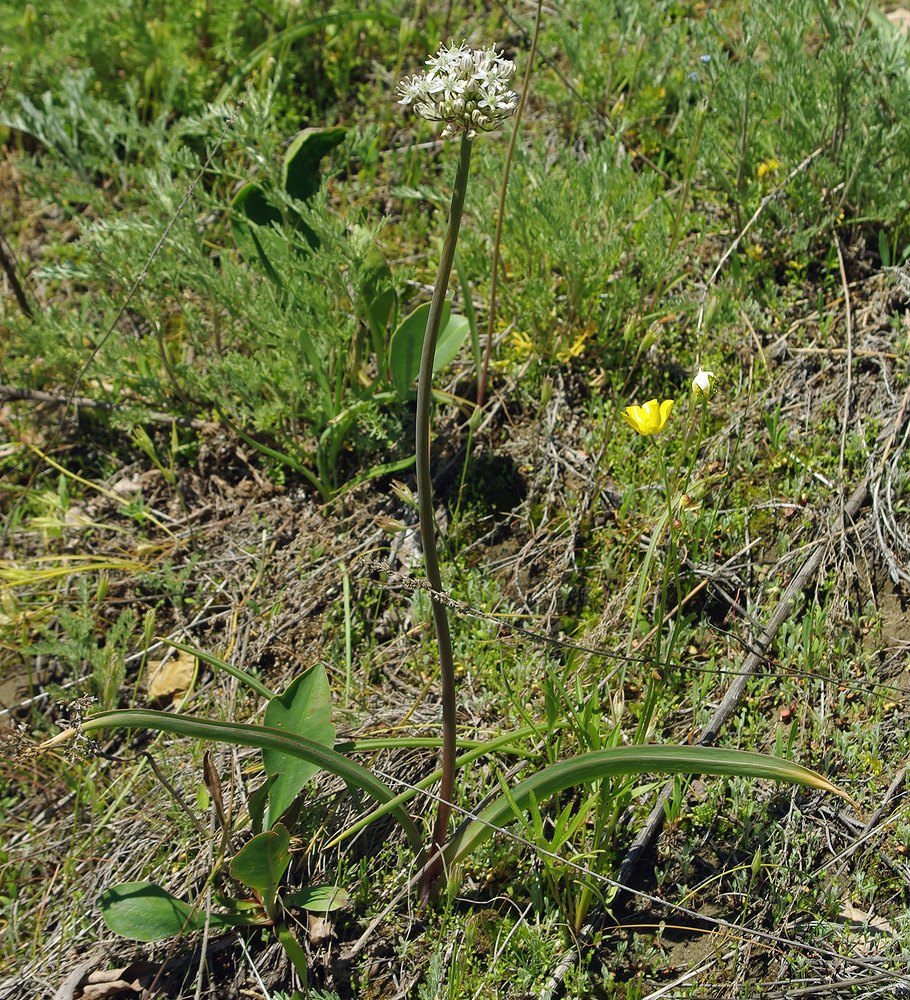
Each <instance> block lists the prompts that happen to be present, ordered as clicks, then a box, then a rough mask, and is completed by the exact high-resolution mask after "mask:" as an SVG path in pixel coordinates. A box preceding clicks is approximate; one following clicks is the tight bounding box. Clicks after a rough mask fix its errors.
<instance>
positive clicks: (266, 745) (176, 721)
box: [82, 708, 422, 851]
mask: <svg viewBox="0 0 910 1000" xmlns="http://www.w3.org/2000/svg"><path fill="white" fill-rule="evenodd" d="M96 729H152V730H155V731H156V732H161V733H173V734H174V735H176V736H189V737H190V738H192V739H197V740H215V741H216V742H219V743H230V744H233V745H235V746H241V747H257V748H258V749H259V750H265V749H268V750H277V751H278V752H279V753H286V754H291V755H292V756H297V757H300V758H301V759H302V760H309V761H312V762H313V763H314V764H317V765H318V766H319V767H320V768H322V769H323V770H326V771H330V772H331V773H332V774H337V775H338V777H339V778H342V779H343V780H344V781H345V782H346V783H347V784H348V785H351V786H353V787H354V788H359V789H360V790H361V791H363V792H366V793H367V795H371V796H372V797H373V798H374V799H376V801H377V802H390V801H391V800H392V799H394V798H395V794H394V792H393V791H392V790H391V789H390V788H389V786H388V785H386V784H385V783H384V782H382V781H380V780H379V779H378V778H377V777H376V776H375V775H374V774H373V773H372V772H371V771H368V770H367V769H366V768H365V767H362V766H361V765H360V764H357V763H356V762H355V761H353V760H350V759H349V758H348V757H345V756H344V755H343V754H340V753H336V752H335V751H334V750H332V749H331V748H329V747H324V746H321V745H320V744H319V743H314V742H313V741H312V740H308V739H307V738H306V737H305V736H298V735H296V734H294V733H283V732H282V731H281V730H280V729H267V728H266V727H265V726H252V725H248V724H246V723H243V722H218V721H216V720H215V719H197V718H195V717H194V716H192V715H180V714H177V713H174V712H157V711H155V710H154V709H150V708H149V709H139V708H132V709H120V710H116V711H113V712H99V713H98V714H97V715H92V716H90V717H89V718H87V719H86V720H85V721H84V722H83V723H82V732H83V733H91V732H94V731H95V730H96ZM393 815H394V816H395V818H396V819H397V820H398V822H399V823H400V824H401V826H402V828H403V829H404V832H405V834H406V835H407V838H408V842H409V843H410V844H411V847H412V848H413V849H414V850H415V851H419V850H420V849H421V845H422V841H421V836H420V833H419V831H418V830H417V827H416V826H415V825H414V821H413V820H412V819H411V817H410V816H409V815H408V814H407V812H405V810H404V809H403V808H401V807H400V806H398V807H396V808H395V809H394V810H393Z"/></svg>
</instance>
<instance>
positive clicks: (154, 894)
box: [98, 882, 254, 941]
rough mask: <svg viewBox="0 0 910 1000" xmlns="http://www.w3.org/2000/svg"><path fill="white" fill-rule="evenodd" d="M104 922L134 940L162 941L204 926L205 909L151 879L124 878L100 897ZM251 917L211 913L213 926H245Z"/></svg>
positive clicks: (115, 931)
mask: <svg viewBox="0 0 910 1000" xmlns="http://www.w3.org/2000/svg"><path fill="white" fill-rule="evenodd" d="M98 906H99V907H100V908H101V916H102V918H103V919H104V922H105V924H107V926H108V928H110V930H112V931H113V932H114V933H115V934H119V935H120V936H121V937H125V938H129V939H130V940H131V941H163V940H164V939H165V938H170V937H176V936H177V935H178V934H185V933H189V932H190V931H199V930H202V929H203V928H204V927H205V922H206V916H205V913H204V912H203V911H201V910H199V909H198V908H195V907H192V906H190V905H189V904H188V903H184V902H183V900H181V899H177V897H176V896H172V895H171V894H170V893H169V892H167V891H166V890H165V889H162V888H161V886H160V885H155V884H154V883H152V882H124V883H122V884H121V885H115V886H111V888H110V889H105V891H104V892H102V893H101V895H100V896H99V897H98ZM253 922H254V921H253V920H252V919H250V918H248V917H242V916H231V915H229V914H222V913H212V914H211V915H210V917H209V926H210V927H217V928H223V927H243V926H246V925H248V924H250V923H253Z"/></svg>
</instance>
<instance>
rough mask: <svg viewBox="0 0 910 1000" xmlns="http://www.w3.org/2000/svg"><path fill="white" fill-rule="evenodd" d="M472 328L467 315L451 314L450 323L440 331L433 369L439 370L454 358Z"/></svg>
mask: <svg viewBox="0 0 910 1000" xmlns="http://www.w3.org/2000/svg"><path fill="white" fill-rule="evenodd" d="M470 330H471V324H470V323H469V322H468V320H467V317H465V316H450V317H449V321H448V323H446V324H445V325H444V326H443V328H442V329H441V330H440V331H439V340H437V341H436V353H435V354H434V355H433V371H434V372H438V371H439V369H440V368H445V366H446V365H447V364H448V363H449V362H450V361H452V360H453V358H454V357H455V355H456V354H457V353H458V351H459V348H460V347H461V345H462V344H463V343H464V342H465V338H466V337H467V335H468V333H469V332H470Z"/></svg>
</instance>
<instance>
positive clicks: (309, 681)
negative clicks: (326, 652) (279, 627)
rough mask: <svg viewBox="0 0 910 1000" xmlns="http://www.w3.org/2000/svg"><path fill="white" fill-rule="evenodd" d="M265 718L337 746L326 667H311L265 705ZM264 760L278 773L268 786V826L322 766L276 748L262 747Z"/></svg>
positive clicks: (271, 771)
mask: <svg viewBox="0 0 910 1000" xmlns="http://www.w3.org/2000/svg"><path fill="white" fill-rule="evenodd" d="M264 722H265V725H266V726H269V727H270V728H272V729H280V730H282V731H284V732H287V733H296V734H297V735H298V736H305V737H306V738H307V739H308V740H311V741H312V742H313V743H318V744H320V745H321V746H324V747H329V748H331V747H332V746H334V743H335V727H334V726H333V725H332V699H331V695H330V693H329V682H328V679H327V678H326V675H325V668H324V667H323V666H322V665H321V664H317V665H316V666H314V667H311V668H310V669H309V670H307V671H306V673H303V674H301V675H300V676H299V677H298V678H297V679H296V680H295V681H293V682H292V683H291V684H290V685H289V687H288V688H287V690H286V691H285V692H284V693H283V694H280V695H277V696H276V697H274V698H273V699H272V700H271V701H270V702H269V703H268V705H267V706H266V710H265V719H264ZM262 763H263V766H264V767H265V773H266V774H268V775H270V776H272V775H274V776H275V780H274V781H273V782H272V785H271V786H270V788H269V807H268V814H267V817H266V820H265V824H266V826H270V825H271V824H273V823H275V822H276V821H277V820H278V819H280V818H281V817H282V816H283V815H284V813H285V811H286V810H287V809H288V808H289V807H290V805H291V803H292V802H293V801H294V799H296V798H297V796H298V795H299V794H300V790H301V789H302V788H303V786H304V785H305V784H306V783H307V782H308V781H309V780H310V778H312V777H313V775H314V774H316V772H317V771H318V770H319V768H318V767H317V766H316V765H315V764H313V763H311V762H310V761H306V760H301V759H300V758H299V757H292V756H290V755H289V754H284V753H279V752H277V751H275V750H263V751H262Z"/></svg>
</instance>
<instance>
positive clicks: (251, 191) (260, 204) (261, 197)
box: [231, 182, 281, 226]
mask: <svg viewBox="0 0 910 1000" xmlns="http://www.w3.org/2000/svg"><path fill="white" fill-rule="evenodd" d="M231 208H232V209H234V211H235V212H239V213H241V214H242V215H243V216H244V217H245V218H246V219H249V221H250V222H254V223H256V225H257V226H269V225H271V224H272V223H273V222H278V223H280V222H281V212H279V211H278V209H277V208H276V207H275V206H274V205H270V204H269V202H268V201H267V199H266V197H265V191H264V190H263V189H262V188H261V187H260V186H259V185H258V184H253V183H252V182H250V183H248V184H244V185H243V187H242V188H241V189H240V190H239V191H238V192H237V194H235V195H234V197H233V198H232V199H231Z"/></svg>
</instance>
